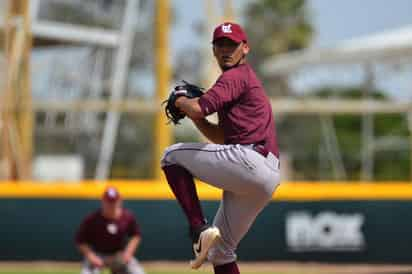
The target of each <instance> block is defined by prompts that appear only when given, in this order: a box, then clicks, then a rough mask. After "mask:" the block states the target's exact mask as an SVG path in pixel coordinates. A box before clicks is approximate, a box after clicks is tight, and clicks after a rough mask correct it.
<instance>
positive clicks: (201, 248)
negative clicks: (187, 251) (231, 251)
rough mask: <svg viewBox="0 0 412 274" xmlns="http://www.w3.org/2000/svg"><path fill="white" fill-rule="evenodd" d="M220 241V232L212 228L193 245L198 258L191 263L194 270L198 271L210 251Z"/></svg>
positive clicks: (201, 234) (205, 231) (203, 232)
mask: <svg viewBox="0 0 412 274" xmlns="http://www.w3.org/2000/svg"><path fill="white" fill-rule="evenodd" d="M219 239H220V231H219V229H218V228H217V227H215V226H212V227H209V228H207V229H205V230H204V231H202V233H200V235H199V240H198V241H197V242H196V243H194V244H193V251H194V252H195V256H196V258H195V259H194V260H192V261H190V266H191V267H192V268H193V269H198V268H199V267H200V266H201V265H202V264H203V263H204V261H205V260H206V258H207V253H208V251H209V249H210V248H211V247H212V246H214V245H215V243H216V242H217V241H218V240H219Z"/></svg>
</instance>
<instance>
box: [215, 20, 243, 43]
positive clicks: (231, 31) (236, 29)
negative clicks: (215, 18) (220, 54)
mask: <svg viewBox="0 0 412 274" xmlns="http://www.w3.org/2000/svg"><path fill="white" fill-rule="evenodd" d="M223 37H226V38H229V39H230V40H232V41H235V42H236V43H240V42H247V36H246V33H245V32H244V31H243V29H242V27H241V26H240V25H238V24H236V23H231V22H225V23H223V24H220V25H219V26H217V27H216V28H215V31H214V32H213V40H212V43H214V42H215V41H216V40H218V39H220V38H223Z"/></svg>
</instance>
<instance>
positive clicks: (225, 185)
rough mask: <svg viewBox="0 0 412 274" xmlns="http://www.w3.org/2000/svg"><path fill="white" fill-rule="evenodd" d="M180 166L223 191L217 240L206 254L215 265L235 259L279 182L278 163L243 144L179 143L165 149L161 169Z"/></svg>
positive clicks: (216, 220) (215, 220)
mask: <svg viewBox="0 0 412 274" xmlns="http://www.w3.org/2000/svg"><path fill="white" fill-rule="evenodd" d="M168 165H179V166H181V167H184V168H185V169H187V170H188V171H189V172H190V173H191V174H192V175H193V176H194V177H195V178H198V179H200V180H201V181H203V182H205V183H208V184H210V185H212V186H215V187H217V188H220V189H222V190H223V198H222V201H221V203H220V207H219V209H218V211H217V213H216V216H215V218H214V221H213V224H214V225H215V226H217V227H218V228H219V230H220V233H221V237H222V241H219V243H218V244H216V245H215V246H214V247H213V248H212V249H210V251H209V254H208V259H209V261H210V262H212V263H213V264H214V265H222V264H226V263H230V262H233V261H235V260H236V253H235V251H236V247H237V245H238V244H239V242H240V240H241V239H242V238H243V237H244V236H245V234H246V233H247V231H248V230H249V228H250V227H251V225H252V223H253V222H254V220H255V218H256V216H257V215H258V214H259V212H260V211H261V210H262V209H263V208H264V207H265V206H266V205H267V204H268V203H269V202H270V200H271V199H272V195H273V192H274V191H275V189H276V187H277V186H278V185H279V183H280V172H279V160H278V159H277V157H276V156H275V155H273V154H272V153H269V154H268V155H267V156H266V157H264V156H262V155H261V154H259V153H258V152H256V151H254V150H253V149H252V146H250V145H249V146H245V145H219V144H205V143H178V144H175V145H172V146H170V147H168V148H167V149H166V150H165V152H164V155H163V158H162V160H161V166H162V167H164V166H168Z"/></svg>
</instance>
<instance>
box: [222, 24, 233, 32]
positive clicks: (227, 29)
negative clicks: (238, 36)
mask: <svg viewBox="0 0 412 274" xmlns="http://www.w3.org/2000/svg"><path fill="white" fill-rule="evenodd" d="M222 31H223V32H224V33H232V25H231V24H228V25H222Z"/></svg>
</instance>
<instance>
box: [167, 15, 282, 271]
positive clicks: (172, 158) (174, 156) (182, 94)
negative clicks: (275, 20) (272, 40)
mask: <svg viewBox="0 0 412 274" xmlns="http://www.w3.org/2000/svg"><path fill="white" fill-rule="evenodd" d="M212 46H213V53H214V56H215V58H216V60H217V63H218V64H219V67H220V68H221V70H222V74H221V75H220V77H219V78H218V79H217V81H216V83H215V84H214V85H213V86H212V87H211V88H210V89H209V90H207V92H205V93H203V92H201V90H200V91H199V90H198V89H196V88H195V87H194V86H193V85H189V86H187V85H180V86H177V87H176V88H175V89H174V90H173V91H172V92H171V94H170V96H169V99H168V100H167V105H166V113H167V115H168V117H169V119H170V121H171V122H173V123H175V124H176V123H178V122H179V120H180V119H183V118H184V117H186V116H187V117H189V118H190V119H191V120H192V121H193V122H194V124H195V125H196V127H197V128H198V129H199V130H200V131H201V132H202V134H203V135H205V136H206V137H207V138H208V139H209V140H210V141H211V143H179V144H175V145H172V146H170V147H168V148H167V149H166V150H165V152H164V155H163V158H162V160H161V167H162V169H163V171H164V173H165V175H166V178H167V181H168V183H169V186H170V188H171V189H172V191H173V193H174V195H175V196H176V199H177V201H178V203H179V204H180V206H181V207H182V209H183V211H184V213H185V215H186V217H187V220H188V222H189V226H190V233H191V236H192V241H193V250H194V253H195V258H194V259H193V260H192V261H191V267H192V268H193V269H197V268H199V267H200V266H201V265H202V263H203V262H204V261H205V260H206V259H208V260H209V261H210V262H211V263H212V264H213V266H214V272H215V274H237V273H240V272H239V269H238V266H237V264H236V247H237V246H238V244H239V242H240V240H241V239H242V238H243V237H244V236H245V234H246V233H247V231H248V230H249V228H250V227H251V225H252V223H253V222H254V220H255V218H256V216H257V215H258V214H259V212H260V211H261V210H262V209H263V208H264V207H265V206H266V205H267V204H268V203H269V201H270V200H271V198H272V194H273V192H274V191H275V189H276V187H277V186H278V185H279V183H280V174H279V152H278V147H277V141H276V133H275V124H274V120H273V113H272V109H271V105H270V102H269V100H268V97H267V96H266V94H265V91H264V89H263V86H262V84H261V82H260V81H259V80H258V78H257V77H256V74H255V72H254V71H253V69H252V68H251V66H250V65H249V64H248V63H247V62H246V55H247V54H248V53H249V51H250V48H249V45H248V42H247V37H246V34H245V32H244V31H243V29H242V28H241V27H240V26H239V25H238V24H235V23H230V22H226V23H223V24H221V25H219V26H217V27H216V28H215V30H214V32H213V39H212ZM186 84H187V83H186ZM216 112H217V115H218V123H217V124H213V123H211V122H209V121H208V120H207V119H206V117H207V116H208V115H210V114H213V113H216ZM193 178H198V179H200V180H202V181H204V182H206V183H208V184H210V185H212V186H215V187H218V188H220V189H222V190H223V197H222V201H221V203H220V207H219V209H218V211H217V213H216V216H215V218H214V221H213V224H212V225H209V224H208V223H207V221H206V220H205V218H204V215H203V213H202V209H201V206H200V203H199V199H198V196H197V192H196V187H195V184H194V180H193Z"/></svg>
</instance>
